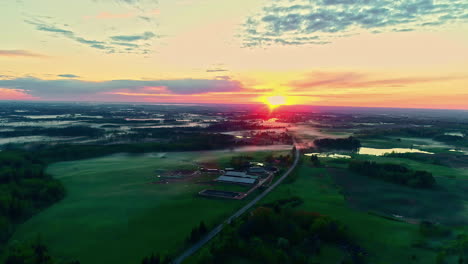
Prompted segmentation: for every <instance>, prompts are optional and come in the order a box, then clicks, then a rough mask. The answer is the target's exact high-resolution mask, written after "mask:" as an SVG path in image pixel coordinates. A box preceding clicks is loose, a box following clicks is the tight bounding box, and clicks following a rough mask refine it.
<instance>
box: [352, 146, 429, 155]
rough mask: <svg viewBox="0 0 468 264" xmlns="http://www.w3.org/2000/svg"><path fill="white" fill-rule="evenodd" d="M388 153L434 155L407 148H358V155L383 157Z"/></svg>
mask: <svg viewBox="0 0 468 264" xmlns="http://www.w3.org/2000/svg"><path fill="white" fill-rule="evenodd" d="M390 153H423V154H434V153H432V152H428V151H423V150H420V149H409V148H390V149H376V148H360V149H359V151H358V154H361V155H374V156H383V155H385V154H390Z"/></svg>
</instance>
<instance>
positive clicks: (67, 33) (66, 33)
mask: <svg viewBox="0 0 468 264" xmlns="http://www.w3.org/2000/svg"><path fill="white" fill-rule="evenodd" d="M25 22H26V23H28V24H30V25H34V26H35V27H36V29H37V30H39V31H44V32H50V33H55V34H58V35H61V36H63V37H66V38H68V39H71V40H74V41H76V42H78V43H81V44H85V45H87V46H89V47H91V48H95V49H100V50H106V51H107V52H110V53H112V52H115V49H114V48H113V47H112V46H108V45H104V44H105V43H104V42H103V41H98V40H89V39H85V38H83V37H80V36H77V35H76V34H75V33H74V32H73V31H71V30H68V29H63V28H60V27H57V26H55V25H51V24H46V23H44V22H42V21H39V20H36V21H33V20H25Z"/></svg>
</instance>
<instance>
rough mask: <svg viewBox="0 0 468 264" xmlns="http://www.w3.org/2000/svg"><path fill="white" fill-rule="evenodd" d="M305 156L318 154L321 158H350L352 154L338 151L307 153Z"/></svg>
mask: <svg viewBox="0 0 468 264" xmlns="http://www.w3.org/2000/svg"><path fill="white" fill-rule="evenodd" d="M304 156H308V157H311V156H317V157H319V158H332V159H350V158H351V156H350V155H343V154H337V153H306V154H304Z"/></svg>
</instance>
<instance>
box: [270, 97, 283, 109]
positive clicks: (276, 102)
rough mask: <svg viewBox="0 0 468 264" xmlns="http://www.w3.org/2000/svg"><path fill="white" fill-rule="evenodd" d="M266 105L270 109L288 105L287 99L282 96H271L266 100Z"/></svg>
mask: <svg viewBox="0 0 468 264" xmlns="http://www.w3.org/2000/svg"><path fill="white" fill-rule="evenodd" d="M265 103H266V104H268V106H269V107H270V108H276V107H278V106H280V105H284V104H286V97H284V96H281V95H276V96H269V97H266V98H265Z"/></svg>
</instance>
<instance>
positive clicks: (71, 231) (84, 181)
mask: <svg viewBox="0 0 468 264" xmlns="http://www.w3.org/2000/svg"><path fill="white" fill-rule="evenodd" d="M269 153H270V152H249V153H244V154H248V155H250V156H253V157H255V159H256V160H261V159H263V158H264V156H266V155H267V154H269ZM234 155H239V153H238V152H235V153H231V152H222V151H213V152H177V153H167V154H166V155H165V157H164V158H161V155H156V154H143V155H127V154H117V155H112V156H107V157H102V158H96V159H88V160H81V161H72V162H61V163H56V164H52V165H51V166H50V167H49V168H48V172H49V173H51V174H52V175H54V176H55V177H56V178H57V179H60V180H61V181H62V182H63V184H64V185H65V186H66V189H67V196H66V198H65V199H64V200H62V201H61V202H59V203H57V204H55V205H54V206H52V207H51V208H49V209H47V210H45V211H43V212H42V213H40V214H38V215H36V216H34V217H33V218H31V219H30V220H28V221H27V222H26V223H24V224H22V225H21V226H20V227H19V229H18V231H17V232H16V233H15V234H14V236H13V238H12V239H11V240H10V244H12V243H15V241H26V240H30V239H35V238H36V237H37V236H38V235H40V236H41V237H42V239H43V240H44V242H45V243H46V245H48V246H49V248H50V250H51V253H52V254H53V255H54V256H59V257H61V258H63V259H64V260H72V259H78V260H80V261H81V263H86V264H88V263H89V264H93V263H96V264H97V263H99V264H101V263H116V264H118V263H125V264H127V263H139V262H140V261H141V259H142V258H143V257H144V256H147V255H150V254H151V253H153V252H154V253H157V252H160V253H163V254H164V253H166V252H169V253H174V252H175V251H176V250H178V249H180V248H181V247H183V246H184V240H185V239H186V238H187V237H188V235H189V234H190V231H191V229H192V228H193V227H194V226H197V225H198V224H199V223H200V221H205V223H206V224H208V225H209V226H212V225H215V224H218V223H220V222H221V221H222V219H223V218H225V217H227V216H228V215H230V214H231V213H233V212H234V211H235V209H236V208H238V207H240V206H242V205H243V204H244V203H245V202H246V201H236V200H223V199H209V198H203V197H199V196H198V195H197V193H198V192H199V191H201V190H203V189H206V188H213V187H214V188H215V187H216V186H206V185H201V184H196V183H195V182H196V181H198V180H199V179H196V178H195V179H192V180H190V181H185V182H177V183H169V184H151V182H153V181H154V180H155V179H156V178H155V175H156V173H155V171H156V170H158V171H160V170H174V169H196V168H197V167H198V165H199V164H201V163H203V162H210V163H212V164H217V165H218V166H220V167H223V166H226V165H227V164H228V162H229V160H230V158H231V157H232V156H234ZM214 177H215V175H213V176H212V178H214ZM203 178H204V180H206V179H207V178H206V177H203ZM232 188H233V189H236V188H237V187H232Z"/></svg>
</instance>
